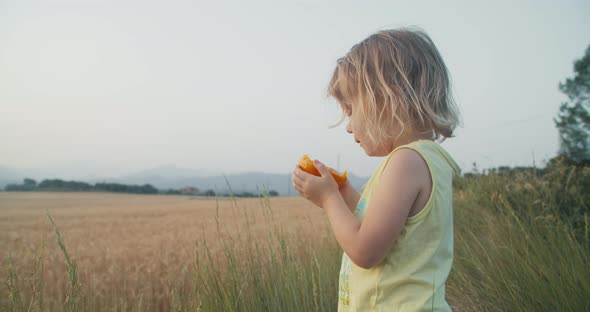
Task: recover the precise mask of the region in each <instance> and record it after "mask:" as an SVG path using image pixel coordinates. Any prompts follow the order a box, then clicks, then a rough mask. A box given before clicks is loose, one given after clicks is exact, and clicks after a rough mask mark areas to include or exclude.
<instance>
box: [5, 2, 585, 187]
mask: <svg viewBox="0 0 590 312" xmlns="http://www.w3.org/2000/svg"><path fill="white" fill-rule="evenodd" d="M588 16H590V2H588V1H477V4H476V1H403V2H402V1H320V0H318V1H311V0H310V1H276V0H275V1H259V0H249V1H231V2H229V1H160V2H149V1H98V0H96V1H84V0H71V1H23V0H0V166H7V167H17V168H31V167H44V166H62V167H64V166H65V167H69V168H70V169H71V172H75V173H79V174H80V175H83V174H86V173H90V172H92V173H95V174H105V175H117V174H124V173H127V172H132V171H135V170H140V169H147V168H150V167H155V166H160V165H166V164H175V165H177V166H180V167H187V168H216V169H221V170H222V171H224V172H227V173H232V172H239V171H266V172H274V173H288V172H290V171H291V170H292V168H293V167H294V165H295V163H296V161H297V159H298V158H299V157H300V156H301V155H302V154H303V153H309V154H311V156H312V157H314V158H319V159H321V160H324V162H325V163H327V164H329V165H332V166H337V159H338V158H339V159H340V168H341V169H348V170H350V171H352V172H353V173H355V174H357V175H364V176H368V175H370V173H371V172H372V170H373V169H374V168H375V167H376V165H377V163H378V161H379V160H380V159H374V158H369V157H367V156H366V155H365V154H364V152H363V150H362V149H361V148H360V147H359V146H358V145H357V144H356V143H355V142H354V140H353V138H352V137H351V135H349V134H347V133H346V132H345V129H344V126H340V127H338V128H334V129H328V126H329V125H331V124H333V123H334V122H335V121H337V120H338V118H339V111H338V109H337V104H336V102H335V101H334V100H327V99H326V98H325V90H326V85H327V83H328V80H329V78H330V75H331V73H332V70H333V68H334V66H335V63H336V60H337V59H338V58H339V57H341V56H342V55H344V54H345V53H346V52H347V51H348V50H349V49H350V47H351V46H352V45H353V44H355V43H357V42H359V41H361V40H362V39H364V38H365V37H366V36H368V35H370V34H371V33H373V32H375V31H377V30H379V29H384V28H393V27H400V26H419V27H421V28H423V29H424V30H425V31H426V32H427V33H429V34H430V36H431V37H432V39H433V40H434V42H435V43H436V44H437V46H438V48H439V50H440V52H441V53H442V55H443V58H444V59H445V61H446V64H447V67H448V68H449V70H450V72H451V76H452V80H453V90H454V94H455V97H456V100H457V103H458V105H459V108H460V110H461V113H462V116H463V120H464V126H463V128H460V129H459V130H458V131H457V137H456V138H452V139H449V140H447V141H446V142H444V143H443V146H444V147H445V148H446V149H447V150H448V151H449V152H450V153H451V154H452V155H453V156H454V158H455V159H456V160H457V162H458V163H459V164H460V165H461V167H462V168H463V169H464V170H465V171H469V170H471V167H472V163H473V162H477V164H478V166H479V167H482V168H486V167H490V166H494V167H495V166H500V165H531V164H532V163H533V155H534V158H535V159H536V162H537V164H542V163H543V160H546V159H548V158H551V157H553V156H554V155H555V154H556V152H557V148H558V136H557V131H556V129H555V126H554V123H553V118H554V117H555V115H556V114H557V111H558V107H559V105H560V103H561V102H563V101H565V100H566V97H565V96H564V95H563V94H562V93H560V91H559V90H558V83H559V82H560V81H563V80H565V79H566V78H568V77H571V76H572V75H573V62H574V60H576V59H579V58H581V57H582V55H583V53H584V50H585V48H586V47H587V46H588V45H589V44H590V19H589V18H588ZM68 174H69V173H68Z"/></svg>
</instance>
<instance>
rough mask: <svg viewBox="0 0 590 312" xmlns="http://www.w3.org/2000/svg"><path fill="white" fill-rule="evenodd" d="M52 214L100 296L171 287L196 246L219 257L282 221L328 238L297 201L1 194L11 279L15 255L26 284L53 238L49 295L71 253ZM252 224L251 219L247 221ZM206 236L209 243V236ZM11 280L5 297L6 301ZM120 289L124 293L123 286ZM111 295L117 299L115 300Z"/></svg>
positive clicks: (88, 285) (294, 232) (319, 217)
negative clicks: (235, 241)
mask: <svg viewBox="0 0 590 312" xmlns="http://www.w3.org/2000/svg"><path fill="white" fill-rule="evenodd" d="M46 211H48V212H49V213H50V214H51V216H52V218H53V219H54V221H55V223H56V224H57V227H58V229H59V231H60V233H61V235H62V237H63V239H64V242H65V244H66V247H67V250H68V253H69V254H70V256H71V257H72V258H73V259H74V260H75V261H76V263H77V265H78V268H79V275H80V277H79V280H80V282H81V283H82V285H83V287H84V288H85V289H88V290H89V291H92V292H95V296H96V297H97V298H100V297H102V296H101V295H100V294H101V293H103V294H104V295H105V297H108V298H111V297H112V293H113V287H118V288H126V289H121V290H120V292H121V296H133V295H137V294H139V293H141V294H146V293H148V294H149V293H151V294H153V295H154V296H157V292H158V291H162V290H166V289H170V285H169V284H170V283H171V282H172V281H179V280H182V278H179V277H178V274H179V272H189V271H190V269H191V266H192V263H193V262H194V259H195V250H196V248H198V247H197V245H196V243H197V242H200V244H201V245H200V246H201V247H199V248H202V242H204V241H206V242H207V245H208V247H209V248H210V249H211V250H212V252H213V254H219V253H220V251H221V249H222V246H221V242H223V240H224V239H228V238H229V239H230V240H231V239H232V237H233V238H235V237H239V236H241V235H246V234H245V233H247V232H248V231H249V232H250V233H251V234H252V235H253V236H252V237H253V238H254V239H259V240H268V239H269V238H268V236H269V235H273V233H274V232H275V230H274V229H276V228H277V227H279V226H281V227H283V228H284V229H286V231H287V232H288V234H289V236H290V237H292V238H293V239H299V237H301V239H309V237H310V236H311V237H313V236H317V235H322V236H325V235H329V232H327V231H326V229H327V220H326V217H325V215H324V212H323V211H322V210H321V209H318V208H316V207H315V206H313V205H312V204H311V203H309V202H308V201H306V200H304V199H302V198H298V197H292V198H271V199H269V200H268V201H267V200H266V199H236V200H232V199H228V198H220V199H218V200H215V199H210V198H198V197H190V196H159V195H127V194H125V195H121V194H110V193H37V192H32V193H17V192H0V250H1V252H2V261H1V263H2V274H3V275H4V277H3V278H2V279H3V280H4V279H5V277H6V272H7V270H6V268H7V266H8V260H7V259H8V256H9V255H10V256H11V257H12V258H13V261H14V263H15V266H16V269H17V272H18V273H19V279H20V280H21V281H20V282H21V283H22V284H23V286H24V287H27V286H26V280H27V276H28V275H29V274H31V271H32V270H33V268H34V259H35V255H36V254H38V253H39V250H40V246H41V245H42V241H43V235H44V234H45V236H46V245H47V246H46V248H45V256H44V259H45V261H44V271H45V272H44V280H45V285H46V290H45V291H46V292H47V294H46V296H47V295H49V296H50V297H52V295H51V294H52V293H54V294H53V295H54V296H58V297H59V296H63V289H66V288H67V286H66V285H67V284H66V283H67V282H68V280H67V276H66V273H65V258H64V255H63V254H62V252H61V250H60V249H59V247H58V245H57V237H56V235H55V233H54V232H53V228H52V226H51V224H50V222H49V220H48V218H47V212H46ZM246 221H247V222H246ZM203 239H205V240H203ZM7 292H8V290H7V288H6V285H4V283H3V285H1V286H0V300H1V301H2V302H3V303H4V301H6V300H7V297H8V296H7ZM116 292H117V291H116ZM112 300H118V299H117V298H112Z"/></svg>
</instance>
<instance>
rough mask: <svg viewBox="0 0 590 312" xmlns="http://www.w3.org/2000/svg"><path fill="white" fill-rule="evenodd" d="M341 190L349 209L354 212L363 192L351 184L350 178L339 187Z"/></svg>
mask: <svg viewBox="0 0 590 312" xmlns="http://www.w3.org/2000/svg"><path fill="white" fill-rule="evenodd" d="M339 191H340V195H342V198H343V199H344V202H345V203H346V206H347V207H348V209H349V210H350V211H351V212H353V213H354V210H355V209H356V206H357V205H358V203H359V200H360V198H361V194H359V193H358V192H357V191H356V190H355V189H354V187H352V184H350V181H348V180H346V183H345V184H344V185H343V186H342V187H341V188H340V189H339Z"/></svg>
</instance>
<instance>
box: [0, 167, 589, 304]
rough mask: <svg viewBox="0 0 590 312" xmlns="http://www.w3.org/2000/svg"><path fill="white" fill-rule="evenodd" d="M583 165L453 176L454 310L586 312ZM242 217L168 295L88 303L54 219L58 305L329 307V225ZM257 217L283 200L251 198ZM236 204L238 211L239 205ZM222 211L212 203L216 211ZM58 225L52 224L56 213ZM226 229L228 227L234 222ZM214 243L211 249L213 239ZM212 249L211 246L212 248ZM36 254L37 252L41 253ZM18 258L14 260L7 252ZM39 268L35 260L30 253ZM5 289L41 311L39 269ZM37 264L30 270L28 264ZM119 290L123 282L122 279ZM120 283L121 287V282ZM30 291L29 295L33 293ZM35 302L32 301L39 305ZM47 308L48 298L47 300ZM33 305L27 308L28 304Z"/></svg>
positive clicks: (333, 295)
mask: <svg viewBox="0 0 590 312" xmlns="http://www.w3.org/2000/svg"><path fill="white" fill-rule="evenodd" d="M589 181H590V170H589V169H588V168H575V167H568V166H565V165H560V164H557V165H556V166H555V167H554V168H551V170H547V171H546V172H543V175H541V174H540V173H539V172H537V171H535V170H531V171H524V172H523V171H521V172H518V173H514V174H510V175H494V174H486V175H477V176H472V177H464V178H458V179H457V180H456V182H455V262H454V266H453V269H452V271H451V275H450V277H449V280H448V282H447V298H448V301H449V302H450V304H451V305H452V306H453V308H454V309H455V310H456V311H589V310H590V300H589V299H588V298H590V265H589V264H588V263H589V260H590V237H589V233H588V232H589V231H588V228H589V226H588V203H589V202H590V198H589V196H590V195H589V194H588V191H589V189H590V188H589V187H588V186H587V183H588V182H589ZM234 206H235V208H236V210H237V211H240V212H241V216H240V217H241V218H242V219H243V222H242V223H241V224H240V225H239V226H240V229H239V230H238V231H233V233H236V234H233V235H224V236H223V239H222V241H221V252H219V250H216V251H214V250H213V247H212V244H211V242H212V241H213V240H214V239H219V237H222V235H220V234H221V233H226V234H227V233H229V232H231V231H228V229H227V228H226V226H227V225H224V224H221V223H220V222H219V221H218V220H217V217H216V221H217V223H216V224H217V233H203V235H202V237H201V238H199V239H198V240H197V241H196V243H195V246H194V259H193V260H194V261H193V264H192V267H191V268H190V270H189V271H186V272H184V271H183V272H177V278H175V279H172V280H171V281H170V283H169V285H170V287H169V291H168V292H167V293H165V294H159V295H161V296H163V297H164V298H165V300H163V301H162V300H160V301H156V300H153V298H147V297H144V296H138V297H129V296H125V291H123V294H121V295H118V294H111V295H112V296H113V297H116V298H117V300H110V301H109V302H103V303H100V302H98V303H97V302H96V301H97V298H96V297H94V294H93V293H92V291H91V289H90V288H89V287H83V286H80V285H85V284H84V281H78V280H77V267H76V264H75V261H74V260H73V258H75V255H72V257H70V255H69V254H68V252H67V249H66V246H65V243H64V240H63V239H62V237H61V235H60V234H59V231H58V226H57V225H56V223H54V222H53V220H52V219H51V217H49V220H50V222H51V223H52V224H53V226H54V230H55V234H56V237H57V241H58V245H59V248H60V249H61V251H62V253H63V255H64V259H65V263H66V273H67V276H68V278H69V279H70V283H69V289H67V290H65V291H66V292H67V293H68V297H67V300H66V301H65V302H63V301H62V303H61V306H62V310H64V311H76V310H82V311H99V310H100V311H103V310H109V311H113V310H114V311H154V310H158V311H162V310H165V311H334V310H336V307H337V279H338V270H339V265H340V256H341V250H340V249H339V247H338V245H337V244H336V242H335V240H334V239H333V237H332V236H331V233H329V229H328V228H327V227H326V229H325V231H324V232H323V233H322V234H321V235H316V236H314V237H310V236H306V235H299V234H300V233H299V232H300V231H304V230H305V229H298V228H293V227H291V226H289V224H281V223H272V224H274V225H273V228H272V229H271V231H269V234H268V236H267V237H265V238H262V239H261V238H260V237H257V238H254V237H253V236H252V230H251V228H250V225H251V220H252V218H253V217H254V215H253V214H250V213H249V212H248V211H247V210H246V209H245V208H243V207H240V206H239V202H238V201H234ZM260 207H261V208H262V209H263V212H264V213H263V216H264V217H265V218H269V219H271V220H272V219H274V212H273V211H276V209H280V207H271V205H270V201H269V199H268V197H261V198H260ZM240 208H242V209H241V210H240ZM216 209H219V206H217V207H216ZM58 223H59V220H58ZM232 226H234V225H232ZM216 246H217V245H216ZM216 248H219V247H216ZM41 254H42V253H41ZM16 260H17V261H18V259H16ZM39 260H40V261H39V262H37V264H36V265H35V266H36V267H37V266H38V265H39V264H40V266H39V267H40V268H41V270H42V256H41V258H39ZM9 263H10V264H11V265H10V266H9V268H8V269H7V276H8V277H7V279H6V281H7V282H6V284H7V285H8V288H9V289H10V292H9V296H10V300H9V301H7V302H8V303H7V306H3V307H2V308H3V309H4V310H7V311H24V310H25V304H24V303H25V302H33V301H34V302H35V305H33V306H35V307H38V309H39V311H42V310H46V308H44V304H45V305H47V301H51V302H56V301H57V302H58V303H59V301H60V300H62V299H63V298H45V300H44V299H43V281H42V274H41V275H34V276H36V279H35V278H33V281H36V282H34V285H36V288H35V289H37V291H33V292H32V293H31V292H30V291H26V290H24V289H18V285H19V282H18V275H17V272H16V271H15V269H14V266H13V265H12V262H9ZM36 271H38V270H36ZM121 283H123V287H122V289H125V286H124V283H125V278H124V277H122V279H121ZM118 289H121V287H118ZM35 298H37V299H35ZM39 299H40V300H39ZM52 306H55V305H52ZM29 310H30V308H29Z"/></svg>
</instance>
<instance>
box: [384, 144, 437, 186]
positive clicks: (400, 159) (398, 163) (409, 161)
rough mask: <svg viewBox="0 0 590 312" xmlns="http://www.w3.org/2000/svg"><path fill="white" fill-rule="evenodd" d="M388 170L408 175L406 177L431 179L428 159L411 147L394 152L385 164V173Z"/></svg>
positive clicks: (391, 172)
mask: <svg viewBox="0 0 590 312" xmlns="http://www.w3.org/2000/svg"><path fill="white" fill-rule="evenodd" d="M386 172H389V173H390V174H393V173H396V175H406V177H405V178H407V179H410V180H424V179H426V180H430V171H429V170H428V165H427V164H426V161H425V160H424V158H422V155H420V153H418V152H417V151H415V150H413V149H410V148H402V149H399V150H397V151H396V152H395V153H393V155H391V158H390V159H389V162H388V164H387V165H386V166H385V169H384V174H385V173H386Z"/></svg>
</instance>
